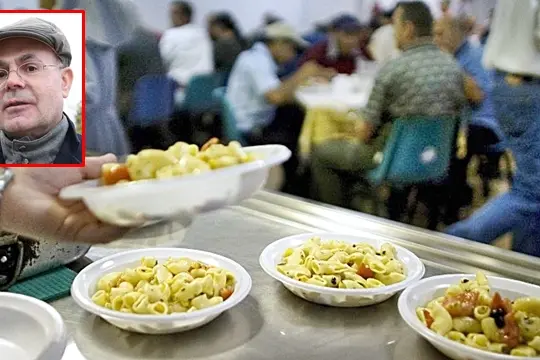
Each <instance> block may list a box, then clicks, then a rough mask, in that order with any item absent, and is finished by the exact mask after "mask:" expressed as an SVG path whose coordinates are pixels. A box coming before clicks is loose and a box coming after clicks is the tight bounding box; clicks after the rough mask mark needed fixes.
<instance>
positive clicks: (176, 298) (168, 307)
mask: <svg viewBox="0 0 540 360" xmlns="http://www.w3.org/2000/svg"><path fill="white" fill-rule="evenodd" d="M235 283H236V280H235V278H234V276H233V275H232V274H231V273H230V272H228V271H227V270H225V269H221V268H217V267H212V266H209V265H206V264H203V263H201V262H199V261H195V260H191V259H188V258H179V259H173V258H169V259H168V260H166V261H165V262H163V263H159V262H158V261H157V260H156V259H155V258H153V257H143V258H142V259H141V261H140V265H139V266H137V267H136V268H127V269H125V270H124V271H122V272H114V273H110V274H107V275H105V276H103V277H102V278H101V279H99V280H98V282H97V285H96V292H95V293H94V295H93V296H92V301H93V302H94V303H95V304H97V305H99V306H102V307H105V308H107V309H111V310H115V311H121V312H125V313H133V314H152V315H167V314H172V313H182V312H192V311H196V310H200V309H204V308H207V307H210V306H214V305H217V304H219V303H221V302H223V301H225V300H227V298H228V297H229V296H231V295H232V293H233V291H234V286H235Z"/></svg>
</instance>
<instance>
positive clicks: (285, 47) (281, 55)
mask: <svg viewBox="0 0 540 360" xmlns="http://www.w3.org/2000/svg"><path fill="white" fill-rule="evenodd" d="M271 52H272V55H273V56H274V59H275V60H276V62H277V63H278V64H286V63H288V62H289V61H292V60H293V59H294V57H295V56H296V47H295V45H294V43H293V42H291V41H288V40H276V41H274V42H273V43H272V47H271Z"/></svg>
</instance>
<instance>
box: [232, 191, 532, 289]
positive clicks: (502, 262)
mask: <svg viewBox="0 0 540 360" xmlns="http://www.w3.org/2000/svg"><path fill="white" fill-rule="evenodd" d="M242 205H243V207H245V208H247V209H250V210H252V211H256V212H258V213H260V214H261V216H266V217H268V216H270V217H273V218H277V219H280V220H283V221H288V222H289V223H294V224H299V225H301V226H306V227H308V228H309V227H313V228H317V229H322V230H323V231H331V232H342V233H343V232H345V233H351V234H358V232H365V233H369V234H373V235H377V236H383V237H387V238H389V239H391V240H392V241H394V242H396V243H397V244H399V245H401V246H403V247H405V248H407V249H409V250H411V251H413V252H414V253H415V254H416V255H417V256H419V257H420V258H422V259H423V260H427V261H435V262H437V263H440V264H443V265H448V266H450V267H456V266H459V267H460V268H463V266H468V267H469V268H463V269H464V271H470V270H471V269H473V268H480V269H482V270H483V271H485V272H486V273H490V274H497V275H499V276H505V277H510V278H514V279H519V280H522V281H527V282H530V283H533V284H537V285H540V261H539V259H538V258H536V257H532V256H527V255H524V254H520V253H516V252H512V251H509V250H505V249H501V248H497V247H495V246H491V245H485V244H480V243H475V242H472V241H467V240H463V239H458V238H454V237H450V236H448V235H445V234H441V233H437V232H433V231H428V230H424V229H420V228H417V227H413V226H409V225H404V224H400V223H396V222H393V221H389V220H386V219H382V218H379V217H375V216H371V215H366V214H361V213H358V212H354V211H349V210H346V209H341V208H337V207H332V206H327V205H322V204H319V203H315V202H312V201H306V200H304V199H299V198H295V197H292V196H287V195H282V194H278V193H273V192H268V191H264V192H259V193H257V194H256V195H255V196H254V197H253V198H252V199H249V200H247V201H245V202H243V203H242Z"/></svg>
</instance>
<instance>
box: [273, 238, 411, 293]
mask: <svg viewBox="0 0 540 360" xmlns="http://www.w3.org/2000/svg"><path fill="white" fill-rule="evenodd" d="M396 255H397V253H396V249H395V248H394V247H393V246H392V245H391V244H388V243H386V244H383V245H382V246H381V248H380V249H376V248H374V247H373V246H371V245H369V244H365V243H356V244H352V243H347V242H344V241H338V240H330V241H321V239H320V238H318V237H314V238H311V239H309V240H308V241H306V242H305V243H304V244H303V245H302V246H300V247H297V248H294V249H292V248H289V249H287V250H285V252H284V253H283V256H282V259H281V261H280V262H279V264H278V265H277V270H278V271H279V272H280V273H282V274H283V275H285V276H288V277H290V278H292V279H295V280H298V281H301V282H304V283H306V284H312V285H318V286H324V287H331V288H338V289H365V288H375V287H381V286H386V285H391V284H395V283H399V282H401V281H403V280H405V278H406V275H405V266H404V264H403V263H402V262H401V261H400V260H399V259H398V258H397V256H396Z"/></svg>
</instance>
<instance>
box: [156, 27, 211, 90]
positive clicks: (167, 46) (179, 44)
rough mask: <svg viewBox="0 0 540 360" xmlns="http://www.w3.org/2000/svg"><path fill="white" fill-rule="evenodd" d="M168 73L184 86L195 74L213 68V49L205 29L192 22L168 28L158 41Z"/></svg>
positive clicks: (207, 71)
mask: <svg viewBox="0 0 540 360" xmlns="http://www.w3.org/2000/svg"><path fill="white" fill-rule="evenodd" d="M159 48H160V52H161V57H162V59H163V61H164V63H165V66H166V67H167V70H168V72H169V75H170V76H171V77H172V78H173V79H174V80H176V82H177V83H178V84H180V85H183V86H186V85H187V83H188V82H189V80H190V79H191V78H192V77H193V76H195V75H201V74H208V73H211V72H212V71H213V70H214V60H213V49H212V43H211V41H210V37H209V36H208V35H207V33H206V31H205V30H204V29H203V28H201V27H199V26H197V25H194V24H186V25H183V26H179V27H175V28H172V29H168V30H166V31H165V32H164V33H163V36H162V37H161V40H160V42H159Z"/></svg>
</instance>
